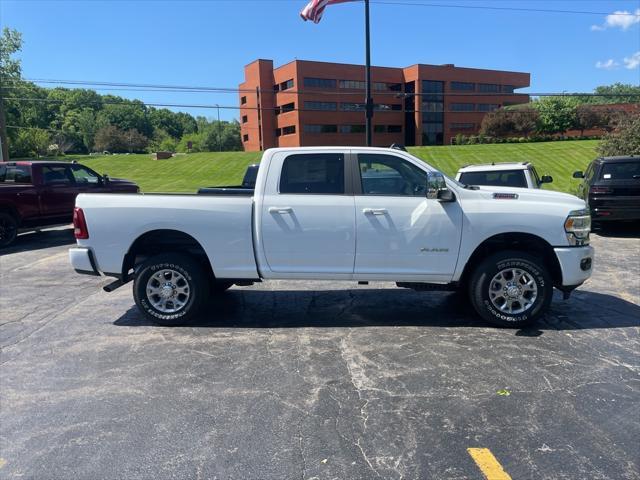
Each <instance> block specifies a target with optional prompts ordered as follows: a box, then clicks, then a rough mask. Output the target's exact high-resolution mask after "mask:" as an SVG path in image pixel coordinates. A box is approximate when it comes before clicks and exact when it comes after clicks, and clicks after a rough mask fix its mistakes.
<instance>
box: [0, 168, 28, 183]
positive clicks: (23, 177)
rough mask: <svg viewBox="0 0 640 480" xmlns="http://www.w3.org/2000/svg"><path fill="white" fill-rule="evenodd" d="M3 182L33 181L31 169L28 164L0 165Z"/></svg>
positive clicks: (0, 178) (0, 180)
mask: <svg viewBox="0 0 640 480" xmlns="http://www.w3.org/2000/svg"><path fill="white" fill-rule="evenodd" d="M0 182H1V183H31V169H30V168H29V167H28V166H26V165H7V166H5V165H3V166H0Z"/></svg>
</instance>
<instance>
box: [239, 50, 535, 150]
mask: <svg viewBox="0 0 640 480" xmlns="http://www.w3.org/2000/svg"><path fill="white" fill-rule="evenodd" d="M244 74H245V81H244V82H243V83H241V84H240V123H241V131H242V143H243V145H244V149H245V150H247V151H256V150H264V149H267V148H271V147H297V146H313V145H364V144H365V129H364V123H365V118H364V87H365V85H364V77H365V70H364V66H362V65H350V64H340V63H326V62H313V61H306V60H294V61H292V62H289V63H287V64H285V65H283V66H281V67H278V68H275V69H274V68H273V61H271V60H256V61H254V62H252V63H250V64H249V65H247V66H246V67H245V69H244ZM371 81H372V97H373V102H374V105H375V107H374V117H373V125H374V128H373V144H374V145H376V146H389V145H391V144H392V143H398V144H403V145H443V144H449V143H450V142H451V138H453V137H455V136H456V135H457V134H459V133H462V134H464V135H473V134H475V133H477V132H478V130H479V129H480V123H481V121H482V117H483V116H484V115H485V114H486V113H487V112H490V111H492V110H495V109H497V108H499V107H501V106H505V105H513V104H518V103H527V102H529V95H527V94H519V93H515V90H516V89H518V88H525V87H528V86H529V81H530V75H529V74H528V73H520V72H506V71H498V70H480V69H475V68H461V67H455V66H454V65H412V66H410V67H406V68H389V67H372V68H371Z"/></svg>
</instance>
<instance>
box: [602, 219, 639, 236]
mask: <svg viewBox="0 0 640 480" xmlns="http://www.w3.org/2000/svg"><path fill="white" fill-rule="evenodd" d="M593 233H594V234H595V235H598V236H600V237H609V238H640V222H635V223H619V224H616V223H613V224H607V223H604V224H602V225H601V226H598V227H595V228H594V230H593Z"/></svg>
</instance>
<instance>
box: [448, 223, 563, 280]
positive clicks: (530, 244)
mask: <svg viewBox="0 0 640 480" xmlns="http://www.w3.org/2000/svg"><path fill="white" fill-rule="evenodd" d="M504 250H518V251H521V252H524V253H528V254H532V255H534V256H538V257H540V258H541V260H542V262H543V263H544V264H545V266H546V267H547V269H548V270H549V274H550V275H551V278H552V279H553V284H554V286H557V285H562V270H561V268H560V262H559V261H558V257H557V256H556V253H555V251H554V250H553V247H552V246H551V244H550V243H549V242H547V241H546V240H545V239H544V238H542V237H539V236H537V235H534V234H531V233H522V232H506V233H499V234H496V235H493V236H491V237H489V238H487V239H485V240H484V241H483V242H482V243H480V245H478V246H477V247H476V249H475V250H474V251H473V253H472V254H471V256H470V257H469V259H468V260H467V263H466V265H465V267H464V270H463V271H462V275H461V276H460V280H459V283H460V284H461V285H466V284H467V282H468V281H469V278H470V277H471V274H472V273H473V271H474V269H475V268H476V267H477V266H478V265H479V264H480V263H481V262H482V260H483V259H485V258H486V257H487V256H489V255H492V254H494V253H496V252H500V251H504Z"/></svg>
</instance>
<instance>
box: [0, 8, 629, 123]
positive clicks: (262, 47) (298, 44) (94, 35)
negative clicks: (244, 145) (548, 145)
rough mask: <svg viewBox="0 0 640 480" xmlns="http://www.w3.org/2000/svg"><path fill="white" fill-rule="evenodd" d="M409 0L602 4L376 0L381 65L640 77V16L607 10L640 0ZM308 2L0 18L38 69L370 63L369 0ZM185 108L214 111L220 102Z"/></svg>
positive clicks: (150, 75)
mask: <svg viewBox="0 0 640 480" xmlns="http://www.w3.org/2000/svg"><path fill="white" fill-rule="evenodd" d="M371 1H372V2H374V1H375V0H371ZM386 1H388V2H393V1H400V0H386ZM404 2H405V3H415V2H418V3H438V4H446V5H467V6H481V5H484V6H496V7H513V8H538V9H540V8H542V9H555V10H580V11H590V12H600V13H602V14H597V15H583V14H582V15H581V14H551V13H534V12H518V11H496V10H481V9H471V8H438V7H424V6H416V5H412V6H401V5H388V4H379V3H372V5H371V29H372V63H373V64H374V65H387V66H406V65H411V64H414V63H432V64H441V63H455V64H456V65H459V66H466V67H477V68H494V69H504V70H515V71H524V72H530V73H531V77H532V81H531V88H530V89H529V91H531V92H562V91H563V90H566V91H583V92H585V91H591V90H593V88H594V87H596V86H597V85H602V84H610V83H614V82H624V83H632V84H636V85H637V84H640V69H639V68H638V63H640V58H639V57H640V16H638V17H627V18H625V19H623V20H620V17H609V20H607V18H606V16H605V15H604V14H606V13H612V12H614V11H624V10H626V11H629V12H636V10H637V9H640V0H630V1H628V0H613V1H612V0H610V1H589V0H574V1H569V0H555V1H546V0H520V1H518V0H486V1H480V0H433V1H430V0H404ZM305 3H306V2H305V0H199V1H190V0H184V1H180V0H173V1H167V0H163V1H156V0H138V1H124V0H111V1H95V0H66V1H56V0H0V23H1V25H2V26H3V27H4V26H9V27H12V28H15V29H17V30H19V31H21V32H22V33H23V39H24V48H23V52H22V61H23V75H24V76H25V77H26V78H34V79H35V78H42V79H71V80H92V81H116V82H128V83H148V84H171V85H196V86H213V87H237V85H238V83H240V82H241V81H242V79H243V66H244V65H245V64H247V63H249V62H251V61H252V60H254V59H256V58H271V59H273V60H274V62H275V64H276V65H279V64H282V63H285V62H288V61H289V60H292V59H294V58H299V59H307V60H322V61H333V62H345V63H362V62H363V60H364V43H363V14H362V12H363V7H362V4H361V3H359V2H358V3H347V4H342V5H335V6H331V7H329V8H328V9H327V10H326V11H325V16H324V18H323V19H322V21H321V22H320V24H318V25H314V24H312V23H309V22H303V21H302V20H301V19H300V17H299V16H298V12H299V11H300V9H301V8H302V7H303V6H304V5H305ZM638 13H640V10H639V11H638ZM636 20H637V21H636ZM634 55H635V56H634ZM625 59H626V60H625ZM629 67H632V68H629ZM101 92H102V93H106V91H104V90H102V91H101ZM112 93H115V94H119V95H121V96H124V97H129V98H140V99H142V100H143V101H146V102H159V103H188V104H211V105H213V104H216V103H219V104H220V105H229V106H237V102H238V100H237V95H236V94H233V93H232V94H224V93H219V94H215V93H169V92H129V91H113V92H112ZM183 110H186V111H189V112H190V113H192V114H194V115H206V116H210V117H211V116H213V114H214V113H215V112H214V111H211V110H202V109H183ZM221 116H222V117H223V118H226V119H229V118H237V111H236V110H223V111H222V112H221Z"/></svg>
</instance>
